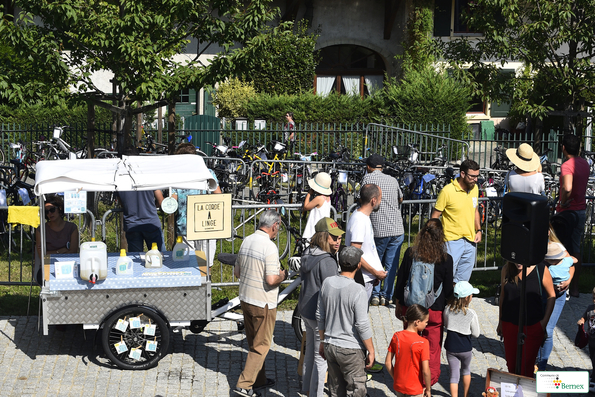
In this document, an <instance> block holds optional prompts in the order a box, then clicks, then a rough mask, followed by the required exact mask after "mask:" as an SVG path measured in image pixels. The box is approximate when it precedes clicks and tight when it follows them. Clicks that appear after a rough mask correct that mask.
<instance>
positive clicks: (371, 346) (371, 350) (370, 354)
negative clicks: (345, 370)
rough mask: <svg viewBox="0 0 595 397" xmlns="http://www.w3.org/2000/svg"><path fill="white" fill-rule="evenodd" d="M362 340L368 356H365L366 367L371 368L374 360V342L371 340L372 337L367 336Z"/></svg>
mask: <svg viewBox="0 0 595 397" xmlns="http://www.w3.org/2000/svg"><path fill="white" fill-rule="evenodd" d="M362 342H363V343H364V346H365V347H366V350H367V351H368V357H366V368H372V366H373V365H374V361H375V360H376V355H375V353H374V342H372V338H368V339H366V340H363V341H362Z"/></svg>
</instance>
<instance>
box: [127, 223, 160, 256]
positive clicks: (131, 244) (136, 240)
mask: <svg viewBox="0 0 595 397" xmlns="http://www.w3.org/2000/svg"><path fill="white" fill-rule="evenodd" d="M126 241H128V252H145V251H148V250H150V249H151V245H152V243H157V248H158V249H159V252H165V244H164V242H163V233H162V232H161V229H160V228H158V227H154V226H152V225H151V226H147V227H146V228H144V230H135V231H132V232H131V231H127V232H126ZM143 241H144V242H145V243H146V244H147V247H148V248H147V249H146V250H145V249H143Z"/></svg>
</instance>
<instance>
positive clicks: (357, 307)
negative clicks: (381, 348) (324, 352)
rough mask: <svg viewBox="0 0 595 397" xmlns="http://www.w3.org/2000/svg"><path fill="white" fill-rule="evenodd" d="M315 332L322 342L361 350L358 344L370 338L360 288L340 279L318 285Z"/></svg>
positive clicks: (350, 279) (347, 279) (361, 346)
mask: <svg viewBox="0 0 595 397" xmlns="http://www.w3.org/2000/svg"><path fill="white" fill-rule="evenodd" d="M316 320H317V321H318V328H319V329H321V330H324V341H325V342H326V343H330V344H332V345H335V346H340V347H344V348H348V349H359V348H361V349H363V348H364V344H363V343H362V341H364V340H366V339H369V338H371V337H372V329H371V328H370V321H369V319H368V295H367V294H366V290H365V288H364V287H362V286H361V285H360V284H357V283H356V282H355V281H354V280H353V279H352V278H349V277H345V276H342V275H338V276H333V277H329V278H327V279H326V280H324V282H323V283H322V289H321V290H320V296H319V297H318V308H317V310H316Z"/></svg>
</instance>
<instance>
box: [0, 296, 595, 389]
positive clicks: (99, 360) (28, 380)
mask: <svg viewBox="0 0 595 397" xmlns="http://www.w3.org/2000/svg"><path fill="white" fill-rule="evenodd" d="M591 299H592V298H591V294H582V295H581V297H580V298H578V299H574V298H573V299H571V300H570V301H569V302H567V304H566V306H565V308H564V311H563V313H562V316H561V318H560V321H559V323H558V327H557V329H556V333H555V339H554V351H553V353H552V356H551V358H550V364H551V368H552V369H554V368H555V369H560V368H566V369H587V370H590V369H591V363H590V360H589V357H588V354H587V350H586V349H584V350H582V351H581V350H578V349H577V348H575V347H574V346H573V343H572V340H573V338H574V334H575V332H576V325H575V323H576V320H577V319H578V317H580V316H581V314H582V311H583V310H584V308H585V307H586V306H587V305H588V304H589V303H591V302H592V300H591ZM472 307H473V308H474V309H475V310H476V311H477V313H478V315H479V318H480V324H481V331H482V332H481V336H480V337H479V338H478V339H474V341H473V361H472V368H471V370H472V383H471V395H472V396H479V395H480V394H481V391H482V390H483V388H484V383H485V374H486V370H487V368H488V367H492V368H496V369H501V370H506V363H505V361H504V358H503V356H504V349H503V346H502V343H501V342H500V340H499V339H498V338H497V336H496V333H495V328H496V324H497V322H498V308H497V306H495V305H494V304H493V299H492V298H489V299H481V298H475V299H474V300H473V302H472ZM370 318H371V321H372V327H373V330H374V345H375V347H376V351H377V358H378V360H379V361H381V362H383V361H384V357H385V355H386V349H387V346H388V342H389V341H390V338H391V337H392V334H393V333H394V332H395V331H397V330H401V329H402V326H401V323H400V321H398V320H397V319H396V318H395V317H394V315H393V310H392V309H389V308H386V307H371V308H370ZM94 336H95V332H89V331H87V333H86V339H85V334H84V333H83V331H82V328H81V327H80V326H68V327H66V330H65V331H58V330H56V329H55V327H50V334H49V335H48V336H43V335H40V334H39V333H38V332H37V318H36V317H16V318H6V317H4V318H0V385H1V386H0V396H52V397H53V396H80V395H83V394H84V395H85V396H118V397H124V396H143V397H144V396H234V395H235V394H234V393H232V392H230V387H233V386H234V385H235V382H236V381H237V379H238V377H239V374H240V372H241V369H242V366H243V360H244V359H245V355H246V342H245V338H244V335H243V334H241V333H238V332H237V330H236V325H235V323H232V322H229V321H217V322H213V323H211V324H209V326H208V327H207V328H206V330H205V331H203V332H202V333H201V334H198V335H195V334H192V333H189V332H186V331H184V332H183V333H175V334H173V337H172V343H171V347H170V352H169V354H168V355H167V356H165V357H164V358H163V359H162V360H161V361H160V362H159V365H158V366H157V367H156V368H153V369H150V370H146V371H122V370H119V369H117V368H115V367H113V366H112V365H111V364H110V362H109V361H108V360H107V359H106V358H105V357H104V356H103V354H102V351H101V348H100V347H99V346H97V347H94V344H93V338H94ZM297 363H298V345H297V340H296V338H295V336H294V333H293V329H292V327H291V312H279V313H278V316H277V324H276V328H275V334H274V344H273V348H272V350H271V352H270V353H269V355H268V357H267V362H266V365H267V374H268V376H269V377H274V378H276V379H277V384H276V385H275V386H274V387H273V388H271V389H269V390H268V391H267V392H266V393H264V395H266V396H301V394H300V393H299V389H300V382H299V378H298V376H297ZM448 380H449V376H448V366H447V363H446V357H445V354H444V352H443V354H442V373H441V376H440V381H439V383H438V384H436V385H435V386H434V388H433V389H432V392H433V394H434V395H439V396H445V395H448ZM368 393H369V394H370V396H371V397H376V396H377V397H380V396H394V393H393V392H392V388H391V379H390V377H389V375H388V374H387V373H386V372H385V371H383V372H382V373H379V374H374V377H373V379H372V381H370V382H369V383H368Z"/></svg>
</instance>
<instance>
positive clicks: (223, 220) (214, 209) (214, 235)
mask: <svg viewBox="0 0 595 397" xmlns="http://www.w3.org/2000/svg"><path fill="white" fill-rule="evenodd" d="M186 211H187V212H186V214H187V219H186V221H187V223H186V237H187V238H188V240H208V239H220V238H231V231H232V227H233V224H232V222H231V194H202V195H196V196H188V203H187V209H186Z"/></svg>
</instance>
